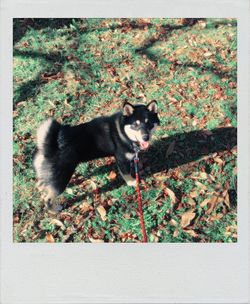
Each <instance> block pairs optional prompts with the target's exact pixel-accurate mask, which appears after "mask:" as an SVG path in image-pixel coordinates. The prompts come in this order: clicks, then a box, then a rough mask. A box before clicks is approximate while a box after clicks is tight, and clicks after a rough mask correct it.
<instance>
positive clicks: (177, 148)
mask: <svg viewBox="0 0 250 304" xmlns="http://www.w3.org/2000/svg"><path fill="white" fill-rule="evenodd" d="M173 142H175V145H174V151H173V153H172V154H171V155H169V156H168V157H166V151H167V149H168V147H169V145H170V144H171V143H173ZM236 145H237V128H234V127H225V128H218V129H213V130H211V131H205V130H199V131H192V132H188V133H178V134H175V135H172V136H169V137H167V138H163V139H160V140H158V141H156V142H155V143H154V144H153V145H152V146H151V148H150V149H149V151H148V152H145V154H146V153H147V158H148V159H149V160H150V171H151V172H150V174H149V173H145V175H144V176H145V177H146V176H151V175H152V174H155V173H159V172H165V171H167V170H169V169H175V168H177V167H179V166H182V165H185V164H189V163H191V162H194V161H199V160H200V159H201V158H202V157H204V156H208V155H210V154H212V153H215V152H222V151H230V150H231V149H232V148H233V147H235V146H236ZM111 169H112V168H111V167H110V166H101V167H99V168H96V169H95V170H94V172H93V174H105V173H108V172H110V170H111ZM122 185H124V182H123V180H122V179H120V178H119V179H117V180H115V181H114V182H111V183H110V184H108V185H106V186H104V187H102V188H101V189H100V192H107V191H111V190H113V189H115V188H119V187H120V186H122Z"/></svg>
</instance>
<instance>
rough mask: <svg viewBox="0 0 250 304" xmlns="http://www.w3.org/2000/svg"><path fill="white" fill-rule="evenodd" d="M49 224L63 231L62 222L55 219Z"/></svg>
mask: <svg viewBox="0 0 250 304" xmlns="http://www.w3.org/2000/svg"><path fill="white" fill-rule="evenodd" d="M51 224H53V225H56V226H58V227H60V228H62V229H63V230H64V229H65V226H64V224H63V222H61V221H59V220H57V219H52V220H51Z"/></svg>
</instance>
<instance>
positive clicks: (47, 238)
mask: <svg viewBox="0 0 250 304" xmlns="http://www.w3.org/2000/svg"><path fill="white" fill-rule="evenodd" d="M46 240H47V242H49V243H55V239H54V237H53V235H52V234H51V233H47V234H46Z"/></svg>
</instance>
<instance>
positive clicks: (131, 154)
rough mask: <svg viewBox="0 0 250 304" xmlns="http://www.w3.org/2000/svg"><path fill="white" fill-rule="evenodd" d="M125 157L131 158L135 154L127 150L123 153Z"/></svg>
mask: <svg viewBox="0 0 250 304" xmlns="http://www.w3.org/2000/svg"><path fill="white" fill-rule="evenodd" d="M125 157H126V158H127V159H129V160H131V159H133V158H134V157H135V154H134V153H129V152H127V153H125Z"/></svg>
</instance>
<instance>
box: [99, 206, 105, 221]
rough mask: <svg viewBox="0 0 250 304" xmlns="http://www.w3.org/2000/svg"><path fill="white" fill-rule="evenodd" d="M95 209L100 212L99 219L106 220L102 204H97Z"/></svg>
mask: <svg viewBox="0 0 250 304" xmlns="http://www.w3.org/2000/svg"><path fill="white" fill-rule="evenodd" d="M97 211H98V212H99V214H100V216H101V219H102V220H103V221H106V219H107V217H106V214H107V212H106V210H105V209H104V207H103V206H101V205H100V206H98V207H97Z"/></svg>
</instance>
